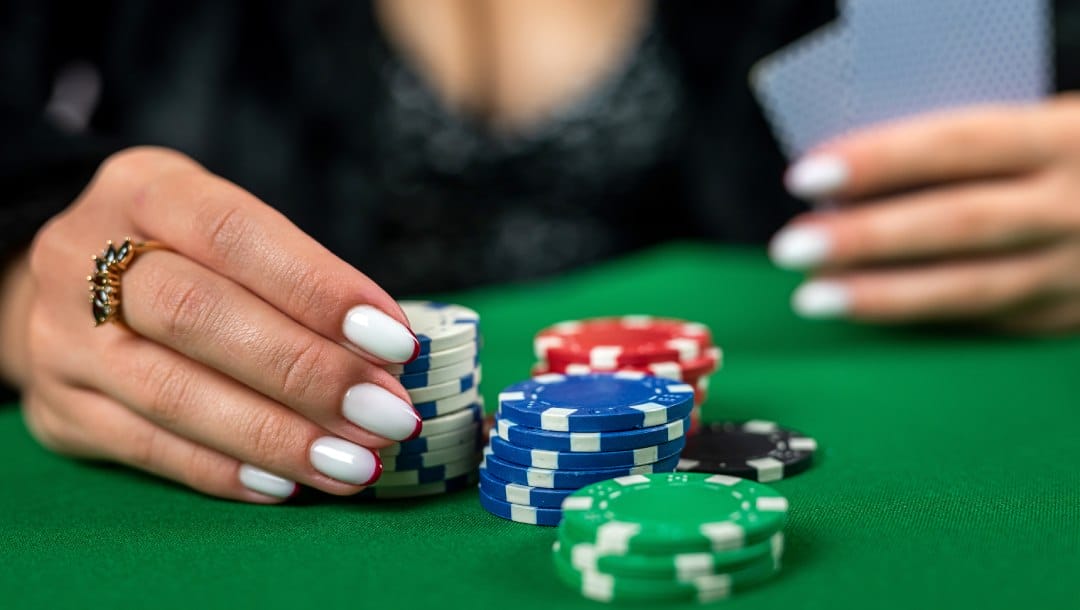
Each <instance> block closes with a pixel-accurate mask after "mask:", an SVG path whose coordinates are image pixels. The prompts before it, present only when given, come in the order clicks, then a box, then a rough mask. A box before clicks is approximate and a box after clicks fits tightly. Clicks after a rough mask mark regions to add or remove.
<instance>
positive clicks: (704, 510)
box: [487, 456, 788, 555]
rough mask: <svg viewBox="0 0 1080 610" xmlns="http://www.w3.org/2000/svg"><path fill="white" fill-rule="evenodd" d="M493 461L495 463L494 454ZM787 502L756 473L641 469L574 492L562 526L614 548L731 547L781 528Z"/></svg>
mask: <svg viewBox="0 0 1080 610" xmlns="http://www.w3.org/2000/svg"><path fill="white" fill-rule="evenodd" d="M487 461H488V468H489V470H490V469H491V465H492V463H493V459H492V458H491V457H490V456H488V460H487ZM492 472H493V473H494V471H492ZM500 478H502V477H500ZM787 509H788V503H787V500H786V499H785V498H784V497H783V496H781V495H780V494H779V493H777V492H776V491H775V490H773V489H772V488H771V487H769V486H767V485H764V484H762V483H758V482H755V481H749V480H746V479H740V478H737V477H731V476H727V475H720V474H714V475H708V474H701V473H687V472H679V473H660V474H635V475H631V476H624V477H619V478H615V479H612V480H605V481H601V482H598V483H594V484H591V485H588V486H587V487H584V488H582V489H579V490H578V491H576V492H574V493H572V494H570V495H569V496H567V497H566V500H564V501H563V504H562V510H563V521H562V524H563V525H562V527H564V528H566V536H567V537H569V538H572V539H575V540H581V541H583V542H587V543H589V544H593V545H595V546H596V549H597V551H598V552H599V553H602V554H608V555H618V554H628V553H640V554H660V553H693V552H710V551H729V550H732V549H737V548H742V547H745V546H748V545H753V544H757V543H760V542H763V541H765V540H767V539H769V538H770V537H771V536H772V535H773V534H775V533H776V532H778V531H780V530H782V529H783V527H784V524H785V522H786V520H787Z"/></svg>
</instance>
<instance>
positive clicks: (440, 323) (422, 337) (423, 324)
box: [399, 301, 480, 355]
mask: <svg viewBox="0 0 1080 610" xmlns="http://www.w3.org/2000/svg"><path fill="white" fill-rule="evenodd" d="M399 304H400V305H401V309H402V311H404V312H405V316H406V317H408V318H409V326H410V327H411V328H412V331H413V334H415V335H416V338H417V339H418V340H419V341H420V355H424V354H430V353H433V352H439V351H442V350H446V349H450V348H452V347H457V346H459V345H463V344H465V343H468V342H469V341H474V340H476V337H477V334H478V333H477V326H478V325H479V323H480V314H478V313H476V312H475V311H473V310H471V309H469V308H468V307H462V306H461V305H451V304H448V303H435V302H432V301H402V302H401V303H399Z"/></svg>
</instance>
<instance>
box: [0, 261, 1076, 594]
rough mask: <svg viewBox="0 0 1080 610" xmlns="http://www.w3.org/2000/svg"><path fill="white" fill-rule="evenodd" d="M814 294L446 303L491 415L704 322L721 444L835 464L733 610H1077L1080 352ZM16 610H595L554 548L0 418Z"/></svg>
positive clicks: (609, 293)
mask: <svg viewBox="0 0 1080 610" xmlns="http://www.w3.org/2000/svg"><path fill="white" fill-rule="evenodd" d="M797 281H798V277H797V276H795V275H792V274H787V273H782V272H778V271H775V270H774V269H772V268H771V267H770V266H769V265H768V263H767V262H766V261H765V260H764V258H763V257H762V256H760V254H759V253H757V252H750V251H742V250H732V249H720V248H713V247H710V246H697V245H675V246H669V247H666V248H662V249H659V250H653V251H650V252H646V253H644V254H641V255H638V256H635V257H632V258H629V259H626V260H623V261H619V262H615V263H611V264H607V265H603V266H601V267H598V268H595V269H591V270H587V271H583V272H581V273H578V274H574V275H572V276H570V277H566V278H563V279H559V280H554V281H550V282H545V283H537V284H526V285H520V286H500V287H494V288H490V289H484V290H480V291H475V292H470V293H464V294H456V295H449V296H447V297H446V298H448V299H452V300H454V301H456V302H460V303H463V304H466V305H470V306H472V307H475V308H476V309H478V310H479V311H480V312H481V314H482V316H483V322H482V325H483V330H484V333H485V341H486V344H485V349H484V352H483V362H484V377H485V379H484V386H483V387H484V394H485V396H486V397H487V400H488V406H489V409H491V408H493V405H494V404H495V397H496V394H497V393H498V390H499V388H500V387H502V386H504V385H506V384H509V383H511V382H513V381H516V380H519V379H520V378H523V377H525V376H527V374H528V371H529V366H530V364H531V362H532V354H531V351H532V349H531V339H532V335H533V333H534V332H535V331H536V330H538V329H539V328H541V327H542V326H544V325H547V324H549V323H551V322H555V321H558V320H561V319H564V318H580V317H586V316H593V315H605V314H620V313H652V314H657V315H670V316H678V317H684V318H689V319H694V320H700V321H702V322H705V323H707V324H708V325H709V326H710V327H712V329H713V330H714V332H715V335H716V339H717V342H718V343H719V344H720V345H722V346H723V347H724V349H725V354H726V364H725V368H724V370H723V371H721V372H720V373H719V374H718V375H717V376H715V377H714V378H713V384H712V389H711V392H710V399H709V402H708V404H707V405H706V409H705V416H706V418H707V419H719V418H733V419H745V418H764V419H774V420H777V421H779V422H781V423H783V424H786V425H788V426H791V427H794V428H797V429H799V430H801V431H803V432H805V433H807V434H810V435H812V436H814V437H816V438H817V439H818V442H819V444H820V446H821V451H820V453H819V456H818V458H819V459H818V462H817V463H816V464H815V466H814V467H813V468H812V469H811V470H810V471H809V472H807V473H804V474H801V475H799V476H796V477H794V478H792V479H790V480H786V481H779V482H777V483H776V484H775V486H776V487H777V488H778V489H779V490H780V491H781V492H782V493H784V494H785V495H787V497H788V498H789V500H790V503H791V517H790V523H789V526H788V535H787V553H786V556H785V567H784V570H783V572H782V573H781V575H780V577H779V578H778V579H776V580H774V581H772V582H770V583H768V584H767V585H765V586H762V587H759V588H757V589H755V590H752V591H748V592H746V593H743V594H741V595H738V596H736V597H734V598H732V599H731V600H728V601H727V602H724V603H725V604H726V607H729V608H801V609H809V608H822V609H829V610H835V609H837V608H858V609H864V608H875V609H888V608H897V609H903V610H910V609H911V608H915V607H923V606H927V605H928V606H930V607H934V608H1003V609H1004V608H1009V609H1015V608H1067V607H1071V608H1075V607H1077V606H1078V605H1080V594H1078V593H1077V591H1076V577H1077V575H1080V474H1078V473H1080V400H1078V397H1080V340H1077V339H1059V340H1025V339H1003V338H990V337H980V336H977V335H973V334H958V333H946V332H943V331H938V332H931V331H927V330H899V329H881V328H872V327H865V326H856V325H849V324H844V323H820V322H817V323H813V322H805V321H800V320H798V319H796V318H795V317H794V316H793V315H792V314H791V313H790V312H789V309H788V304H787V303H788V295H789V293H790V291H791V289H792V288H793V287H794V286H795V285H796V282H797ZM0 490H2V491H0V607H4V608H29V607H33V608H92V607H102V608H146V607H156V608H184V609H191V608H197V609H205V608H233V607H263V608H301V607H316V608H380V607H381V608H443V607H447V606H449V607H462V608H464V607H468V608H498V607H512V608H514V609H515V610H519V609H527V608H538V609H539V608H544V609H545V610H547V609H550V608H560V609H564V608H597V607H600V606H599V605H598V604H596V603H594V602H589V601H586V600H584V599H583V598H580V597H579V596H578V595H577V593H575V592H573V591H571V590H569V589H567V588H565V587H564V586H563V585H561V584H560V583H559V582H557V580H556V579H555V575H554V568H553V566H552V565H551V556H550V552H549V549H550V546H551V543H552V541H553V540H554V539H555V532H554V530H552V529H549V528H542V527H533V526H529V525H522V524H517V523H511V522H508V521H504V520H502V519H498V518H496V517H493V516H491V515H489V514H487V513H486V512H484V511H483V510H482V509H481V508H480V505H479V503H478V502H477V500H476V496H475V492H474V491H467V492H462V493H458V494H455V495H452V496H449V497H440V498H435V499H431V500H427V501H398V502H393V503H381V504H370V503H359V502H356V501H354V500H340V499H323V498H317V499H316V500H314V501H312V502H310V503H305V504H304V505H299V506H297V505H292V506H290V505H286V506H279V507H258V506H246V505H242V504H235V503H229V502H223V501H218V500H214V499H211V498H206V497H202V496H199V495H197V494H195V493H192V492H190V491H187V490H185V489H183V488H180V487H177V486H174V485H171V484H168V483H164V482H161V481H158V480H155V479H153V478H150V477H147V476H143V475H139V474H135V473H132V472H130V471H127V470H124V469H121V468H115V467H107V466H94V465H87V464H80V463H76V462H72V461H68V460H65V459H63V458H59V457H55V456H53V455H50V454H49V453H47V452H46V451H44V450H42V449H40V448H38V447H37V446H36V445H35V443H34V442H33V441H32V440H31V439H30V438H29V437H28V435H27V433H26V431H25V429H24V427H23V425H22V422H21V420H20V417H19V414H18V411H17V409H15V408H14V407H11V408H3V409H0Z"/></svg>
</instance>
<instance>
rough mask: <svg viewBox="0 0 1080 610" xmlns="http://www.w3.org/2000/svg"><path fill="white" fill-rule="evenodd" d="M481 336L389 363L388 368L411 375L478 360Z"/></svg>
mask: <svg viewBox="0 0 1080 610" xmlns="http://www.w3.org/2000/svg"><path fill="white" fill-rule="evenodd" d="M479 341H480V337H477V338H476V340H475V341H470V342H468V343H465V344H462V345H458V346H457V347H451V348H448V349H444V350H442V351H440V352H431V353H428V354H421V355H420V356H417V358H416V360H413V361H412V362H409V363H406V364H387V365H386V370H387V372H389V373H392V374H394V375H409V374H412V373H423V372H425V371H430V370H432V369H439V368H443V367H446V366H449V365H451V364H457V363H458V362H465V361H476V359H477V357H478V356H479V353H480V345H479Z"/></svg>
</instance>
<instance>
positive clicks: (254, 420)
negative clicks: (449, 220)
mask: <svg viewBox="0 0 1080 610" xmlns="http://www.w3.org/2000/svg"><path fill="white" fill-rule="evenodd" d="M125 236H132V237H133V238H135V239H137V240H154V241H156V242H160V243H161V244H163V245H164V246H165V247H167V248H168V250H147V251H144V252H141V253H140V254H138V255H137V256H136V258H135V259H134V261H133V262H132V264H131V267H130V268H129V269H128V270H127V271H125V272H124V273H123V275H122V277H121V286H122V301H121V317H122V320H123V322H124V323H125V325H126V327H125V325H118V324H106V325H103V326H101V327H98V328H95V327H94V324H93V318H92V316H91V311H90V305H89V303H88V302H87V282H86V276H87V275H88V274H89V273H90V272H91V271H92V265H91V261H90V255H91V254H94V253H100V252H101V250H102V249H103V248H104V246H105V241H106V240H107V239H110V238H111V239H113V240H117V241H119V240H122V239H123V238H124V237H125ZM28 269H29V273H30V274H31V275H32V277H33V284H34V285H33V289H32V290H30V291H29V294H28V297H27V298H28V299H29V306H28V307H27V308H26V310H27V311H28V316H27V319H26V320H25V323H26V339H25V344H24V345H23V346H21V347H22V349H21V350H19V351H21V352H22V353H24V354H25V363H24V366H21V367H19V366H10V367H4V369H5V370H17V371H21V374H20V375H19V377H21V378H17V379H16V380H15V381H16V382H17V383H18V384H19V385H20V386H21V388H22V391H23V409H24V411H25V418H26V422H27V425H28V427H29V428H30V430H31V432H32V433H33V434H34V435H35V436H36V437H37V439H38V440H39V441H41V442H42V444H44V445H45V446H47V447H49V448H52V449H54V450H56V451H58V452H60V453H64V454H68V455H73V456H78V457H85V458H93V459H105V460H115V461H117V462H122V463H125V464H130V465H132V466H135V467H137V468H141V469H143V470H147V471H150V472H153V473H155V474H158V475H161V476H164V477H167V478H170V479H173V480H176V481H179V482H181V483H184V484H186V485H189V486H191V487H193V488H195V489H197V490H199V491H202V492H205V493H208V494H212V495H215V496H220V497H223V498H231V499H236V500H244V501H248V502H260V503H271V502H279V501H281V500H282V499H284V498H287V497H289V496H290V495H291V494H293V493H294V492H295V490H296V483H300V484H303V485H309V486H311V487H315V488H318V489H321V490H323V491H326V492H329V493H332V494H342V495H344V494H352V493H355V492H357V491H359V490H360V489H361V488H362V487H363V486H364V485H367V484H370V483H371V482H373V481H374V480H376V479H377V478H378V477H379V474H380V472H381V468H382V466H381V463H380V461H379V457H378V455H377V453H376V452H375V451H373V450H375V449H378V448H380V447H385V446H386V445H388V444H390V441H391V440H403V439H406V438H410V437H412V436H414V435H415V434H417V433H419V431H420V418H419V416H418V415H417V414H416V412H415V410H414V409H413V408H412V405H411V404H410V402H409V397H408V394H407V393H406V391H405V390H404V389H403V388H402V387H401V385H400V384H399V383H398V382H397V380H396V379H394V377H393V376H391V375H390V374H388V373H387V372H386V371H384V370H383V369H382V368H380V366H379V363H380V362H387V361H389V362H405V361H408V360H411V359H412V358H414V357H415V354H416V353H417V352H418V351H419V350H418V343H417V341H416V338H415V337H414V336H413V335H412V333H411V332H410V331H409V330H408V328H407V326H406V324H407V320H406V318H405V316H404V315H403V314H402V312H401V310H400V309H399V308H398V306H397V304H396V303H395V302H394V301H393V299H391V298H390V296H389V295H387V294H386V293H385V292H384V291H383V290H382V289H381V288H379V287H378V286H377V285H376V284H375V283H374V282H372V281H371V280H370V279H368V278H367V277H366V276H364V275H363V274H361V273H360V272H359V271H357V270H356V269H354V268H352V267H350V266H349V265H347V264H345V263H344V262H343V261H341V260H340V259H338V258H337V257H335V256H334V255H332V254H331V253H330V252H329V251H327V250H326V249H324V248H323V247H322V246H320V245H319V244H318V243H316V242H315V241H314V240H312V239H311V238H310V237H308V236H307V235H305V234H304V233H302V232H301V231H300V230H299V229H298V228H296V227H295V226H294V225H293V224H291V223H290V222H289V221H288V220H287V219H285V218H284V217H283V216H282V215H280V214H279V213H278V212H276V211H275V210H273V209H271V208H270V207H269V206H267V205H265V204H264V203H262V202H261V201H259V200H257V199H256V198H255V197H253V196H252V195H250V194H248V193H246V192H245V191H243V190H242V189H240V188H238V187H237V186H235V185H233V184H230V183H229V182H226V181H225V180H223V179H221V178H219V177H216V176H214V175H212V174H210V173H209V172H207V171H206V170H205V169H203V168H202V167H200V166H199V165H197V164H196V163H194V162H193V161H191V160H190V159H188V158H186V157H184V156H183V155H180V154H178V153H175V152H171V151H168V150H162V149H153V148H141V149H132V150H129V151H125V152H122V153H120V154H117V155H115V156H114V157H112V158H111V159H109V160H108V161H106V162H105V163H104V164H103V165H102V166H101V168H100V170H99V171H98V173H97V175H96V177H95V178H94V180H93V181H92V183H91V184H90V186H89V187H88V188H87V189H86V190H85V191H84V192H83V194H82V195H81V196H80V197H79V199H78V200H77V201H76V202H75V203H74V204H73V205H72V206H71V207H70V208H69V209H68V210H67V211H65V212H64V213H63V214H61V215H59V216H57V217H56V218H54V219H53V220H52V221H51V222H50V223H49V224H48V225H47V226H46V227H45V228H43V229H42V230H41V232H40V233H39V234H38V236H37V238H36V239H35V241H34V244H33V246H32V248H31V250H30V253H29V266H28ZM346 346H351V347H352V348H353V350H350V349H348V348H347V347H346Z"/></svg>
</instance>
